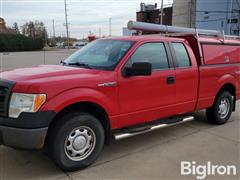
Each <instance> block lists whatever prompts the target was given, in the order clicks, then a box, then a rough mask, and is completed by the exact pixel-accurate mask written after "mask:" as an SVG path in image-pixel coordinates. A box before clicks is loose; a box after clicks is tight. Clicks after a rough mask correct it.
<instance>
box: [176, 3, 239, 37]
mask: <svg viewBox="0 0 240 180" xmlns="http://www.w3.org/2000/svg"><path fill="white" fill-rule="evenodd" d="M172 18H173V19H172V22H173V25H174V26H182V27H191V28H200V29H213V30H219V31H224V33H225V34H230V35H240V0H221V1H220V0H211V1H209V0H181V1H179V0H174V2H173V16H172Z"/></svg>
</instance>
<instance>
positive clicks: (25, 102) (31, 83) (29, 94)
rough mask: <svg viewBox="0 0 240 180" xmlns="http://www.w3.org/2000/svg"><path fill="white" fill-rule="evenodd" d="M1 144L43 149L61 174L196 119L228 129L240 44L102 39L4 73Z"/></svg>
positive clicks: (239, 79)
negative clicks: (119, 144) (128, 141)
mask: <svg viewBox="0 0 240 180" xmlns="http://www.w3.org/2000/svg"><path fill="white" fill-rule="evenodd" d="M0 75H1V80H0V144H3V145H6V146H11V147H15V148H23V149H44V150H46V152H47V153H48V154H49V155H50V157H51V158H52V159H53V160H54V162H56V164H57V165H59V166H60V167H61V168H62V169H64V170H68V171H73V170H78V169H82V168H85V167H87V166H88V165H90V164H91V163H93V162H94V161H95V160H96V158H97V157H98V155H99V153H100V152H101V150H102V148H103V145H104V143H109V141H110V139H111V137H114V138H115V139H117V140H118V139H122V138H125V137H129V136H133V135H137V134H141V133H145V132H149V131H151V130H155V129H160V128H163V127H167V126H171V125H175V124H179V123H183V122H187V121H190V120H193V117H192V116H189V115H187V113H189V112H194V111H198V110H202V109H206V115H207V118H208V120H209V121H210V122H211V123H214V124H218V125H220V124H224V123H226V122H227V121H228V119H229V118H230V116H231V113H232V111H234V110H235V104H236V101H237V100H238V99H239V98H240V88H239V87H240V41H239V40H237V39H235V40H234V39H231V40H227V39H226V40H224V42H223V41H222V40H221V39H219V38H214V37H211V38H210V37H199V38H196V37H195V36H192V35H186V36H182V37H166V36H160V35H149V36H132V37H118V38H113V37H112V38H106V39H99V40H95V41H93V42H91V43H89V44H88V45H87V46H85V47H83V48H82V49H80V50H79V51H77V52H76V53H74V54H73V55H71V56H70V57H69V58H67V59H66V60H65V61H63V62H62V63H61V65H42V66H38V67H33V68H24V69H16V70H12V71H7V72H2V73H1V74H0Z"/></svg>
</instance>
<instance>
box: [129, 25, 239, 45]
mask: <svg viewBox="0 0 240 180" xmlns="http://www.w3.org/2000/svg"><path fill="white" fill-rule="evenodd" d="M128 29H130V30H139V31H147V32H158V33H164V35H166V36H187V35H195V36H197V37H199V36H201V35H205V36H215V37H219V38H221V39H223V42H224V40H225V39H240V36H230V35H224V32H221V31H217V30H207V29H194V28H185V27H177V26H167V25H161V24H151V23H145V22H136V21H129V22H128Z"/></svg>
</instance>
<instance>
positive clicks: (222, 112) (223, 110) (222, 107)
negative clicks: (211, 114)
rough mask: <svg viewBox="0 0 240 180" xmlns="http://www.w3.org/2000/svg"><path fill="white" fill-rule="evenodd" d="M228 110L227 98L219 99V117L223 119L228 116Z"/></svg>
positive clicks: (228, 102)
mask: <svg viewBox="0 0 240 180" xmlns="http://www.w3.org/2000/svg"><path fill="white" fill-rule="evenodd" d="M229 111H230V101H229V100H228V99H227V98H224V99H222V100H221V101H220V104H219V106H218V115H219V117H220V118H221V119H224V118H226V117H227V116H228V113H229Z"/></svg>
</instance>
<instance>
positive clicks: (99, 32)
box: [98, 28, 102, 38]
mask: <svg viewBox="0 0 240 180" xmlns="http://www.w3.org/2000/svg"><path fill="white" fill-rule="evenodd" d="M98 36H99V37H100V38H101V36H102V29H101V28H99V29H98Z"/></svg>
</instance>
